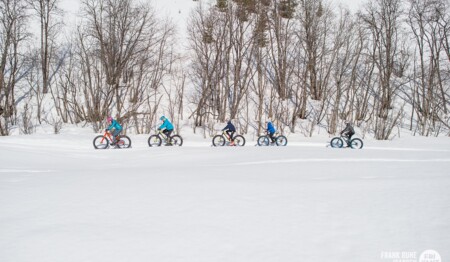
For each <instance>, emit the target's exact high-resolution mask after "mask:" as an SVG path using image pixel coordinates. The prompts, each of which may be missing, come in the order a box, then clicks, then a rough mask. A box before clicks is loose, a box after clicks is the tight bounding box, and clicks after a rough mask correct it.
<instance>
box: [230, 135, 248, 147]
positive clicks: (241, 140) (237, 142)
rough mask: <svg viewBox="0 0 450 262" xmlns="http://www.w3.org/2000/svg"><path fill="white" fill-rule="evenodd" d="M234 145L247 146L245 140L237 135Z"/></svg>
mask: <svg viewBox="0 0 450 262" xmlns="http://www.w3.org/2000/svg"><path fill="white" fill-rule="evenodd" d="M233 140H234V144H235V145H236V146H244V145H245V138H244V137H243V136H241V135H237V136H235V137H234V139H233Z"/></svg>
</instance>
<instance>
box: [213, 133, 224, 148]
mask: <svg viewBox="0 0 450 262" xmlns="http://www.w3.org/2000/svg"><path fill="white" fill-rule="evenodd" d="M212 143H213V146H224V145H225V137H224V136H223V135H216V136H214V137H213V140H212Z"/></svg>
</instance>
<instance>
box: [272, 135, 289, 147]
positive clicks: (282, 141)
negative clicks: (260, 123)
mask: <svg viewBox="0 0 450 262" xmlns="http://www.w3.org/2000/svg"><path fill="white" fill-rule="evenodd" d="M275 142H276V143H277V146H286V145H287V143H288V140H287V138H286V137H285V136H279V137H277V139H276V141H275Z"/></svg>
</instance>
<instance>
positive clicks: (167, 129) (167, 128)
mask: <svg viewBox="0 0 450 262" xmlns="http://www.w3.org/2000/svg"><path fill="white" fill-rule="evenodd" d="M159 120H161V121H162V122H163V123H162V125H160V126H159V127H158V131H159V130H163V131H162V133H163V134H164V135H166V140H167V141H169V140H170V135H171V134H172V132H173V125H172V123H170V121H169V119H167V118H166V117H165V116H161V117H160V118H159Z"/></svg>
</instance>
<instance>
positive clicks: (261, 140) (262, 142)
mask: <svg viewBox="0 0 450 262" xmlns="http://www.w3.org/2000/svg"><path fill="white" fill-rule="evenodd" d="M268 145H269V137H267V136H260V137H258V146H268Z"/></svg>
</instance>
